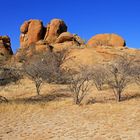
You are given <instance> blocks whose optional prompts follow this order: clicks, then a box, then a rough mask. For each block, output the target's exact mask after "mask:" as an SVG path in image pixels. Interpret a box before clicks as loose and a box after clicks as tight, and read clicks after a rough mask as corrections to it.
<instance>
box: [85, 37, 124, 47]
mask: <svg viewBox="0 0 140 140" xmlns="http://www.w3.org/2000/svg"><path fill="white" fill-rule="evenodd" d="M87 45H88V46H90V47H96V46H114V47H116V46H120V47H124V46H125V45H126V43H125V40H124V39H123V38H122V37H121V36H119V35H117V34H97V35H95V36H93V37H92V38H91V39H90V40H89V41H88V42H87Z"/></svg>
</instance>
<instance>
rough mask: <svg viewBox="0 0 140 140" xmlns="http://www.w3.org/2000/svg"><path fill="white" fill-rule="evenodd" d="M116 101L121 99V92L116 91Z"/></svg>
mask: <svg viewBox="0 0 140 140" xmlns="http://www.w3.org/2000/svg"><path fill="white" fill-rule="evenodd" d="M117 101H118V102H120V101H121V93H120V92H118V93H117Z"/></svg>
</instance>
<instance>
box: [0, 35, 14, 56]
mask: <svg viewBox="0 0 140 140" xmlns="http://www.w3.org/2000/svg"><path fill="white" fill-rule="evenodd" d="M12 54H13V51H12V49H11V42H10V38H9V37H8V36H0V55H1V56H9V55H12Z"/></svg>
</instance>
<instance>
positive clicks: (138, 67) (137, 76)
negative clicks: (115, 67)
mask: <svg viewBox="0 0 140 140" xmlns="http://www.w3.org/2000/svg"><path fill="white" fill-rule="evenodd" d="M133 78H134V80H135V82H136V83H137V84H138V85H140V60H139V59H136V61H135V65H134V67H133Z"/></svg>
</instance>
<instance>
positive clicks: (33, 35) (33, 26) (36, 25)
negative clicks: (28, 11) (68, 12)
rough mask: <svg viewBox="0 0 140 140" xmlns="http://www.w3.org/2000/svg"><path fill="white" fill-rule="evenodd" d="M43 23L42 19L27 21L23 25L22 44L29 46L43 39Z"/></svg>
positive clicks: (21, 29) (22, 45) (21, 28)
mask: <svg viewBox="0 0 140 140" xmlns="http://www.w3.org/2000/svg"><path fill="white" fill-rule="evenodd" d="M43 30H44V27H43V23H42V21H40V20H29V21H25V22H24V23H23V24H22V25H21V27H20V31H21V35H20V45H21V47H29V46H30V45H32V44H34V43H36V42H37V41H39V40H41V39H43Z"/></svg>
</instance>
